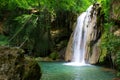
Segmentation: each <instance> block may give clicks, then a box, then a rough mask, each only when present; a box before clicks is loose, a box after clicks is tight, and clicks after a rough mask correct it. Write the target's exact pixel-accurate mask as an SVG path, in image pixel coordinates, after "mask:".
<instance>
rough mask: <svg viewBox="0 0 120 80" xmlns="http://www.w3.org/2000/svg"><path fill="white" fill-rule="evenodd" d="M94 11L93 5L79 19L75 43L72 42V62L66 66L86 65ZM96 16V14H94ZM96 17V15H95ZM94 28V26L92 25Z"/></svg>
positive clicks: (74, 37)
mask: <svg viewBox="0 0 120 80" xmlns="http://www.w3.org/2000/svg"><path fill="white" fill-rule="evenodd" d="M92 10H93V5H91V6H90V7H89V8H88V9H87V10H86V12H83V13H82V14H81V15H80V16H79V17H78V19H77V24H76V27H75V30H74V32H73V42H72V54H73V56H72V60H71V62H70V63H67V64H66V65H76V66H80V65H86V62H85V53H86V45H87V44H86V43H87V37H88V34H89V32H90V30H91V29H90V28H88V27H89V26H90V25H91V14H92V12H93V11H92ZM93 14H95V13H93ZM93 16H94V15H93ZM92 26H94V25H93V24H92Z"/></svg>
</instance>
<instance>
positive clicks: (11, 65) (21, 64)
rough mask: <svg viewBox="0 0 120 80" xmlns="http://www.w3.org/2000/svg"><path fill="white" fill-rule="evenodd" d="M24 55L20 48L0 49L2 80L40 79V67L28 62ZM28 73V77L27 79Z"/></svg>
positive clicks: (0, 78) (0, 73)
mask: <svg viewBox="0 0 120 80" xmlns="http://www.w3.org/2000/svg"><path fill="white" fill-rule="evenodd" d="M23 53H24V51H23V50H22V49H19V48H15V47H14V48H10V47H0V80H39V79H40V77H41V73H40V67H39V65H38V64H37V63H36V62H33V61H28V60H26V59H25V58H24V54H23ZM28 67H29V68H28ZM26 73H27V76H28V77H25V76H26ZM31 74H32V75H31ZM33 74H34V75H33ZM27 78H28V79H27Z"/></svg>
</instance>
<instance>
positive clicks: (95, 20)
mask: <svg viewBox="0 0 120 80" xmlns="http://www.w3.org/2000/svg"><path fill="white" fill-rule="evenodd" d="M102 21H103V15H102V14H101V6H100V4H98V3H96V4H93V8H92V10H91V13H90V20H89V21H88V25H87V31H88V32H87V40H86V41H87V43H86V53H85V60H86V62H88V63H90V64H95V63H97V62H98V59H99V56H100V48H99V43H100V37H101V32H102V29H103V28H102ZM73 34H74V33H72V35H71V38H70V40H69V43H68V46H67V50H66V54H65V60H66V61H71V58H72V55H73V53H72V47H73V46H72V42H73Z"/></svg>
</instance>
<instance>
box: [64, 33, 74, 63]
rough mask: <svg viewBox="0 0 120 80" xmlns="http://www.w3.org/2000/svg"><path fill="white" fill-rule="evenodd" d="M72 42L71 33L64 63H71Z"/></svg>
mask: <svg viewBox="0 0 120 80" xmlns="http://www.w3.org/2000/svg"><path fill="white" fill-rule="evenodd" d="M72 41H73V33H72V34H71V36H70V39H69V42H68V45H67V48H66V52H65V61H71V59H72Z"/></svg>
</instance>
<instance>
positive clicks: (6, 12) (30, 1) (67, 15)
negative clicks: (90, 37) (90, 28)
mask: <svg viewBox="0 0 120 80" xmlns="http://www.w3.org/2000/svg"><path fill="white" fill-rule="evenodd" d="M97 1H98V2H100V3H101V5H102V12H103V13H104V18H105V20H104V23H103V24H104V31H103V35H102V38H101V53H102V55H101V57H100V62H103V61H105V59H106V56H107V57H108V56H113V55H114V56H115V58H114V59H112V65H113V66H115V67H116V68H117V69H118V71H120V66H119V65H120V37H119V36H115V35H114V32H115V31H116V30H117V29H118V28H119V27H118V26H117V27H115V26H116V25H119V24H120V23H119V21H120V17H119V16H120V15H118V16H117V17H118V18H117V19H116V20H113V19H111V18H110V17H109V16H110V15H111V14H110V12H111V5H112V2H113V1H114V0H93V1H92V0H1V2H0V45H1V46H5V45H8V46H16V47H21V48H23V49H24V50H26V52H27V53H29V54H30V55H32V56H48V55H49V54H50V53H56V52H57V51H58V50H60V49H61V48H64V47H65V46H66V44H67V41H68V39H69V36H70V33H71V31H72V28H71V24H73V23H74V21H75V19H76V16H77V15H78V14H80V13H81V12H83V11H85V10H86V9H87V7H88V6H90V5H91V4H93V3H94V2H97ZM115 1H119V0H115ZM118 9H119V10H118ZM118 9H117V10H115V12H116V13H118V14H119V13H120V7H119V8H118ZM74 18H75V19H74ZM61 29H64V30H66V31H63V32H64V33H63V32H60V33H63V34H62V35H61V34H57V32H59V31H60V30H61ZM57 30H59V31H57ZM52 33H55V34H56V35H57V36H53V35H54V34H52ZM63 35H64V36H63ZM58 36H59V37H58ZM61 39H62V40H61ZM59 46H60V47H59ZM56 47H57V48H56ZM118 75H119V74H118Z"/></svg>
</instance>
